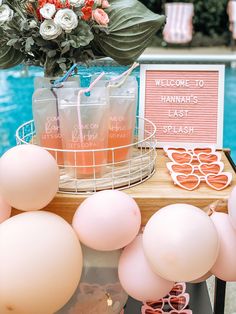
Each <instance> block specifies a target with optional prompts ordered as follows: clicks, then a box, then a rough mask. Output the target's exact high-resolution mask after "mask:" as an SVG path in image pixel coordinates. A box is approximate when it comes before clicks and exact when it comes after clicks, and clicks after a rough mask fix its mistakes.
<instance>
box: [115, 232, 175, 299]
mask: <svg viewBox="0 0 236 314" xmlns="http://www.w3.org/2000/svg"><path fill="white" fill-rule="evenodd" d="M118 271H119V279H120V282H121V285H122V286H123V288H124V290H125V291H126V292H127V293H128V294H129V295H130V296H131V297H133V298H134V299H137V300H139V301H153V300H159V299H160V298H163V297H164V296H165V295H166V294H167V293H168V292H169V291H170V290H171V289H172V288H173V286H174V282H171V281H167V280H165V279H163V278H161V277H159V276H158V275H156V274H155V273H154V272H153V271H152V270H151V268H150V265H149V263H148V261H147V259H146V257H145V255H144V252H143V243H142V236H141V235H140V236H138V237H137V238H136V239H135V240H134V241H133V242H132V243H131V244H130V245H128V246H127V247H126V248H125V249H124V251H123V253H122V255H121V258H120V262H119V269H118Z"/></svg>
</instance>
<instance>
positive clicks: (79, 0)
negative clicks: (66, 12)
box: [70, 0, 85, 7]
mask: <svg viewBox="0 0 236 314" xmlns="http://www.w3.org/2000/svg"><path fill="white" fill-rule="evenodd" d="M84 3H85V0H70V5H72V6H74V7H82V6H83V5H84Z"/></svg>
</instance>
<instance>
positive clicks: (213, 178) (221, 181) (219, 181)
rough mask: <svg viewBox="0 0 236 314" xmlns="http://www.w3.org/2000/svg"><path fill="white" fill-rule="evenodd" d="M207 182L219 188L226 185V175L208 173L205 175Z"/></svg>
mask: <svg viewBox="0 0 236 314" xmlns="http://www.w3.org/2000/svg"><path fill="white" fill-rule="evenodd" d="M207 181H208V183H209V184H210V185H211V186H212V187H213V188H215V189H217V190H221V189H224V188H225V187H226V186H227V185H228V181H229V180H228V177H227V176H226V175H224V174H219V175H209V176H208V177H207Z"/></svg>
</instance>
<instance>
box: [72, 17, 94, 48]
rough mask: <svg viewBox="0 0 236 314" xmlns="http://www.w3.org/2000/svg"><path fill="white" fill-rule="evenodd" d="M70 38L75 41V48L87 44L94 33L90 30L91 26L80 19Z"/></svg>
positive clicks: (73, 45)
mask: <svg viewBox="0 0 236 314" xmlns="http://www.w3.org/2000/svg"><path fill="white" fill-rule="evenodd" d="M70 38H71V39H72V40H73V41H74V43H73V44H72V43H71V46H72V47H74V48H79V47H85V46H87V45H88V44H89V43H90V42H91V41H92V40H93V38H94V36H93V33H92V32H91V30H90V26H89V25H88V24H87V23H85V22H84V21H81V20H79V23H78V26H77V28H76V29H75V30H74V32H73V34H71V35H70Z"/></svg>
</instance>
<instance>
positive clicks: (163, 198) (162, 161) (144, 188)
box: [14, 149, 236, 225]
mask: <svg viewBox="0 0 236 314" xmlns="http://www.w3.org/2000/svg"><path fill="white" fill-rule="evenodd" d="M227 155H228V152H227V151H224V152H222V161H223V162H224V164H225V170H224V171H230V172H232V174H233V181H232V184H231V186H230V187H228V188H226V189H225V190H222V191H215V190H213V189H211V188H209V187H208V186H207V185H206V184H205V183H201V184H200V187H199V188H197V189H196V190H194V191H186V190H184V189H181V188H180V187H178V186H175V185H174V184H173V183H172V181H171V178H170V175H169V173H168V171H167V168H166V162H168V161H169V160H168V158H167V157H166V156H164V153H163V150H161V149H159V150H158V152H157V163H156V172H155V173H154V175H153V176H152V178H150V179H149V180H148V181H146V182H144V183H142V184H140V185H137V186H135V187H133V188H130V189H127V190H124V191H125V192H126V193H128V194H129V195H131V196H132V197H133V198H134V199H135V200H136V202H137V203H138V205H139V207H140V209H141V212H142V225H145V224H146V223H147V221H148V219H149V218H150V217H151V216H152V215H153V214H154V213H155V212H156V211H157V210H158V209H160V208H162V207H164V206H166V205H169V204H175V203H188V204H191V205H195V206H197V207H200V208H202V209H205V210H207V207H208V206H209V205H210V204H212V203H214V202H216V201H218V200H219V201H221V204H222V206H221V209H220V210H222V211H226V210H227V206H226V205H227V204H226V201H227V199H228V196H229V193H230V191H231V189H232V186H234V185H235V184H236V176H235V173H234V170H233V167H232V165H231V164H230V161H229V159H228V157H227ZM86 197H87V196H86V195H73V194H71V195H68V194H60V193H58V194H57V195H56V197H55V198H54V200H53V201H52V202H51V203H50V204H49V205H48V206H47V207H46V208H45V209H46V210H48V211H51V212H54V213H56V214H58V215H60V216H61V217H63V218H64V219H66V220H67V221H68V222H69V223H71V221H72V217H73V215H74V212H75V210H76V209H77V207H78V206H79V205H80V204H81V202H82V201H83V200H84V199H85V198H86ZM16 213H19V212H18V211H14V214H16Z"/></svg>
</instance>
